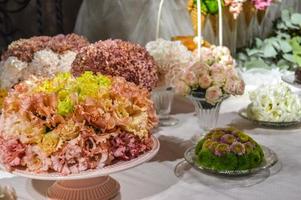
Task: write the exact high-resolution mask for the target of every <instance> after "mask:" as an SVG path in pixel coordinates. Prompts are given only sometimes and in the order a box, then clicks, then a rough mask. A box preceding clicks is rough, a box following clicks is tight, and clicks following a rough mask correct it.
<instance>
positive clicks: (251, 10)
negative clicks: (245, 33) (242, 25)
mask: <svg viewBox="0 0 301 200" xmlns="http://www.w3.org/2000/svg"><path fill="white" fill-rule="evenodd" d="M243 13H244V15H245V22H246V25H247V27H249V25H250V23H251V20H252V18H253V17H254V16H255V15H256V9H255V7H254V5H253V4H252V2H251V1H246V2H245V3H244V4H243Z"/></svg>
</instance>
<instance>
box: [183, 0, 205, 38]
mask: <svg viewBox="0 0 301 200" xmlns="http://www.w3.org/2000/svg"><path fill="white" fill-rule="evenodd" d="M187 9H188V12H189V14H190V17H191V21H192V26H193V30H194V33H195V34H197V32H198V9H197V7H196V5H194V3H193V0H189V1H188V4H187ZM201 20H202V22H201V24H202V29H204V27H205V22H206V15H205V14H204V13H202V16H201Z"/></svg>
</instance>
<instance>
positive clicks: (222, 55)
mask: <svg viewBox="0 0 301 200" xmlns="http://www.w3.org/2000/svg"><path fill="white" fill-rule="evenodd" d="M200 60H201V61H198V62H195V63H193V64H191V66H189V67H187V68H186V69H185V70H184V72H183V74H181V73H180V72H178V73H177V72H174V74H178V75H175V76H174V77H173V78H172V80H171V81H172V82H173V83H174V85H175V86H176V90H177V92H178V93H180V94H184V95H192V96H195V97H198V98H205V100H206V102H208V103H209V104H211V105H215V104H216V103H218V102H220V101H221V100H222V99H223V98H224V97H225V96H228V95H241V94H243V92H244V82H243V80H242V79H241V78H240V77H239V75H238V73H237V71H236V70H235V60H234V59H233V58H232V56H231V55H230V51H229V49H228V48H226V47H219V46H211V47H210V48H202V49H201V59H200Z"/></svg>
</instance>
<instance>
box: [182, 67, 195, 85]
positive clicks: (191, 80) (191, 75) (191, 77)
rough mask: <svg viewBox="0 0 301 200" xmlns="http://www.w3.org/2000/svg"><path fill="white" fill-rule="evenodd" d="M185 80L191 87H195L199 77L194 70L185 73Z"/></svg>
mask: <svg viewBox="0 0 301 200" xmlns="http://www.w3.org/2000/svg"><path fill="white" fill-rule="evenodd" d="M183 80H184V81H185V83H186V84H188V85H189V86H194V85H196V84H197V83H198V77H197V76H196V74H195V72H194V71H192V70H191V71H188V72H186V73H185V75H184V77H183Z"/></svg>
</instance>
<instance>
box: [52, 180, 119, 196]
mask: <svg viewBox="0 0 301 200" xmlns="http://www.w3.org/2000/svg"><path fill="white" fill-rule="evenodd" d="M119 189H120V185H119V183H118V182H117V181H116V180H114V179H113V178H111V177H110V176H101V177H98V178H91V179H85V180H75V181H56V182H55V183H54V184H53V185H52V186H51V187H50V188H49V189H48V192H47V196H48V199H49V200H108V199H112V198H114V197H115V196H116V195H117V194H118V193H119Z"/></svg>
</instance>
